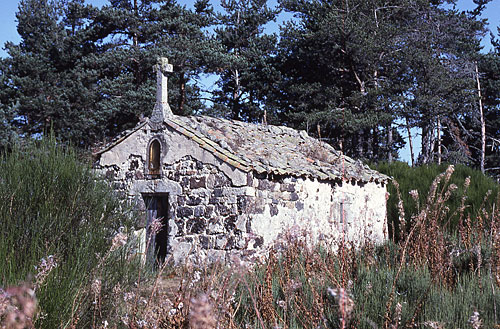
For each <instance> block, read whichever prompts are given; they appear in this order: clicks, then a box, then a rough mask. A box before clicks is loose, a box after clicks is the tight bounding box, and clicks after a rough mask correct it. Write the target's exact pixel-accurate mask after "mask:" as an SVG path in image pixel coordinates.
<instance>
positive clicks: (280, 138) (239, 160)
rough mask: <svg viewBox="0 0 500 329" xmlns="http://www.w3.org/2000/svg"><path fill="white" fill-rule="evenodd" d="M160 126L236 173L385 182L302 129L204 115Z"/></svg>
mask: <svg viewBox="0 0 500 329" xmlns="http://www.w3.org/2000/svg"><path fill="white" fill-rule="evenodd" d="M165 124H166V125H167V126H168V127H170V128H172V129H174V130H176V131H177V132H179V133H181V134H183V135H184V136H186V137H187V138H189V139H191V140H193V141H195V142H196V143H197V144H199V145H200V147H202V148H203V149H205V150H207V151H209V152H211V153H212V154H214V155H215V156H216V157H218V158H219V159H221V160H222V161H224V162H226V163H228V164H230V165H231V166H233V167H236V168H238V169H240V170H242V171H246V172H249V171H255V172H257V173H259V174H262V173H267V174H275V175H291V176H297V177H299V176H305V177H314V178H317V179H321V180H340V179H342V178H345V179H348V180H356V181H362V182H371V181H375V182H386V181H387V180H388V179H389V177H388V176H385V175H383V174H381V173H379V172H377V171H375V170H372V169H370V168H369V167H368V166H367V165H365V164H363V163H362V162H361V161H355V160H353V159H351V158H350V157H348V156H345V155H342V154H341V152H339V151H337V150H335V149H334V148H333V147H332V146H331V145H329V144H327V143H324V142H321V141H319V140H317V139H315V138H312V137H310V136H308V134H307V133H306V132H305V131H297V130H295V129H292V128H289V127H284V126H273V125H259V124H252V123H246V122H241V121H236V120H226V119H221V118H213V117H209V116H189V117H184V116H173V117H169V118H166V119H165Z"/></svg>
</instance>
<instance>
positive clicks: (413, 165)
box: [406, 118, 415, 167]
mask: <svg viewBox="0 0 500 329" xmlns="http://www.w3.org/2000/svg"><path fill="white" fill-rule="evenodd" d="M406 130H407V131H408V143H409V144H410V159H411V166H412V167H415V156H414V154H413V138H412V137H411V127H410V123H409V122H408V118H406Z"/></svg>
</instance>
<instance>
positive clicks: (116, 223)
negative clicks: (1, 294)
mask: <svg viewBox="0 0 500 329" xmlns="http://www.w3.org/2000/svg"><path fill="white" fill-rule="evenodd" d="M126 213H127V210H126V209H124V208H122V206H121V205H120V202H119V200H118V199H117V198H116V197H115V195H114V194H113V192H112V191H111V190H110V188H109V187H108V186H106V185H105V184H104V183H102V182H100V181H99V180H98V179H96V176H95V175H94V174H93V172H92V170H91V167H90V165H89V164H86V163H84V162H82V161H80V159H79V157H78V155H77V154H76V153H75V151H74V150H72V149H71V148H69V147H63V146H60V145H58V144H57V142H56V141H55V139H53V138H48V139H45V140H41V141H36V142H26V143H25V144H23V145H17V146H14V147H13V148H12V149H11V150H10V151H9V152H8V153H5V154H3V155H2V156H1V158H0V241H1V243H0V259H1V261H0V287H9V286H13V285H17V284H20V283H22V282H26V283H27V284H28V285H31V286H32V287H33V288H34V290H35V293H36V297H37V299H38V304H39V308H38V312H37V318H36V320H37V322H36V326H37V327H39V328H58V327H66V326H68V325H69V322H70V319H71V318H72V317H74V316H75V315H79V316H80V315H81V314H83V313H85V312H82V310H83V309H85V308H89V307H91V301H90V302H89V300H88V296H86V295H85V294H83V293H82V287H85V286H87V285H89V282H90V281H91V280H93V277H94V276H96V275H97V274H99V275H101V276H102V281H105V282H106V284H113V282H117V281H120V280H123V281H126V280H124V277H126V274H127V271H128V267H127V266H124V264H125V263H126V261H127V259H126V258H125V256H126V255H125V254H124V252H123V251H117V252H114V253H113V255H112V257H111V255H110V254H109V253H108V250H109V248H110V246H111V239H112V237H113V236H114V235H115V234H116V233H117V232H118V231H119V229H120V227H121V226H123V225H125V221H124V218H126ZM103 263H106V267H104V266H101V265H103ZM101 268H106V270H105V271H102V270H101ZM102 289H103V290H104V289H106V287H103V288H102ZM86 298H87V299H86ZM84 318H85V317H83V318H82V319H81V320H82V321H85V319H84ZM88 327H89V326H88Z"/></svg>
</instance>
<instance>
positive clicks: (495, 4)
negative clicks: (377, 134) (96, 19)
mask: <svg viewBox="0 0 500 329" xmlns="http://www.w3.org/2000/svg"><path fill="white" fill-rule="evenodd" d="M0 1H1V2H0V46H1V49H0V57H6V56H7V53H6V52H5V50H4V47H3V46H4V44H5V43H6V42H7V41H11V42H13V43H15V44H17V43H19V42H20V38H19V35H18V34H17V21H16V12H17V9H18V4H19V2H20V0H0ZM86 2H88V3H90V4H93V5H96V6H101V5H103V4H106V3H108V1H107V0H86ZM211 2H212V4H213V6H214V9H215V10H218V9H220V6H219V3H220V1H217V0H212V1H211ZM179 3H181V4H185V5H186V6H188V7H192V5H193V3H194V0H179ZM268 3H269V6H271V7H274V6H276V3H277V0H270V1H268ZM474 7H475V5H474V3H473V2H472V0H458V1H457V9H459V10H471V9H473V8H474ZM290 17H291V16H290V15H286V14H285V15H281V16H280V17H279V19H278V23H279V22H281V21H283V20H288V19H289V18H290ZM483 18H486V19H487V20H488V23H489V28H490V30H492V31H493V32H494V34H495V35H498V33H497V27H499V26H500V0H492V1H491V2H490V3H489V4H488V5H486V9H485V10H484V12H483ZM277 26H278V24H274V25H271V26H269V27H268V28H267V31H269V32H277V30H278V29H277ZM482 45H483V46H484V49H483V51H485V52H488V51H489V50H490V49H491V44H490V41H489V35H486V37H485V38H484V39H483V41H482ZM213 81H214V79H208V80H207V81H205V82H204V84H211V83H213ZM206 87H208V88H210V86H206ZM400 133H402V134H403V136H405V139H406V137H407V134H406V133H405V132H404V131H401V132H400ZM412 135H414V136H413V138H414V143H415V145H414V149H415V156H416V155H418V152H419V149H420V137H419V136H418V134H417V131H416V130H415V131H413V132H412ZM407 144H408V143H407ZM400 158H401V159H402V160H404V161H407V162H408V161H409V158H410V156H409V146H408V145H406V147H405V148H404V149H402V150H401V151H400Z"/></svg>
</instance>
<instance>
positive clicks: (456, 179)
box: [374, 162, 499, 240]
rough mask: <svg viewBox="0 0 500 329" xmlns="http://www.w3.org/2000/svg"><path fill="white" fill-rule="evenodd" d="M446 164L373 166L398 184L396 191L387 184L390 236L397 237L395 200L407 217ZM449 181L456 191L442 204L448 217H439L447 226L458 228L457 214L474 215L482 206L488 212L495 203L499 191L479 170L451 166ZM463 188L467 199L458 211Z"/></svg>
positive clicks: (413, 211)
mask: <svg viewBox="0 0 500 329" xmlns="http://www.w3.org/2000/svg"><path fill="white" fill-rule="evenodd" d="M447 167H448V165H446V164H442V165H437V164H430V165H424V166H419V167H410V166H409V165H408V164H407V163H405V162H393V163H390V164H389V163H380V164H378V165H376V166H374V169H376V170H378V171H380V172H382V173H384V174H386V175H388V176H391V177H393V178H394V179H395V181H396V182H397V184H398V187H399V191H398V190H397V189H396V186H395V185H394V184H389V186H388V191H389V193H390V197H389V200H388V202H387V218H388V224H389V233H390V235H391V236H393V234H395V236H394V238H395V239H396V240H397V239H398V238H399V237H398V235H397V232H398V231H399V228H398V223H399V215H400V212H399V209H398V204H399V200H402V201H403V205H404V210H405V211H404V212H405V219H406V220H410V219H411V215H412V214H414V213H416V212H417V211H418V204H419V203H420V204H422V203H424V202H425V198H426V196H427V194H428V193H429V189H430V187H431V184H432V182H433V180H434V178H435V177H436V176H437V175H439V174H440V173H442V172H443V171H445V170H446V168H447ZM468 177H469V179H470V183H469V185H468V187H467V188H465V180H466V178H468ZM450 184H455V185H456V186H457V191H456V192H455V193H454V194H453V195H451V196H450V198H449V199H448V200H447V202H446V204H445V206H446V207H448V208H450V212H449V213H448V215H449V217H446V218H443V220H444V223H446V224H447V225H448V227H449V228H450V229H457V228H458V222H459V218H458V217H457V215H458V214H460V213H461V214H463V216H465V217H467V216H472V217H475V216H476V215H477V214H478V212H479V211H480V210H482V209H488V210H489V211H491V207H492V206H493V204H494V203H495V197H496V195H497V194H498V192H499V185H498V184H497V183H496V182H495V181H494V180H493V179H491V178H489V177H488V176H485V175H483V174H482V173H481V172H480V171H479V170H476V169H472V168H470V167H467V166H464V165H457V166H455V172H454V174H453V176H452V177H451V180H450ZM465 189H467V200H466V201H465V209H463V211H461V212H460V211H459V210H460V207H461V202H462V200H461V195H463V193H464V192H465ZM410 191H417V192H418V198H417V199H418V201H416V200H415V199H414V197H412V196H411V194H410V193H409V192H410ZM398 194H399V196H398ZM444 223H443V224H444Z"/></svg>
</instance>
